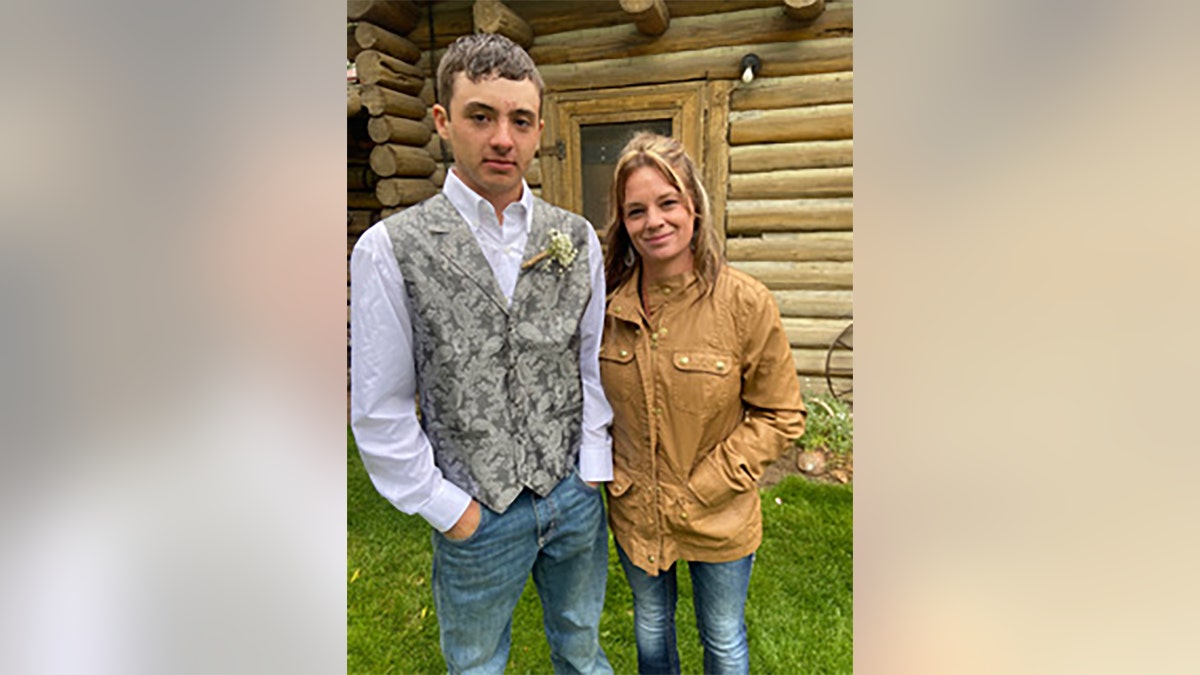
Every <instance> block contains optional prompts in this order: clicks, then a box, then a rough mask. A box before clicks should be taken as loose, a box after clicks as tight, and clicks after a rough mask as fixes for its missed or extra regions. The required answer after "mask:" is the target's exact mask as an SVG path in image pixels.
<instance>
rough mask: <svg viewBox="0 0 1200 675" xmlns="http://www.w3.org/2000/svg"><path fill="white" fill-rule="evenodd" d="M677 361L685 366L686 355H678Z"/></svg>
mask: <svg viewBox="0 0 1200 675" xmlns="http://www.w3.org/2000/svg"><path fill="white" fill-rule="evenodd" d="M679 363H680V365H684V366H686V365H687V364H688V357H686V356H681V357H679Z"/></svg>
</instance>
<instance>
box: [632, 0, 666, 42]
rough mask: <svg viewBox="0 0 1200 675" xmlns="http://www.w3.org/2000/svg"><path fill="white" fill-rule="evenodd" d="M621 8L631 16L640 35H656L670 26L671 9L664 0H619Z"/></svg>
mask: <svg viewBox="0 0 1200 675" xmlns="http://www.w3.org/2000/svg"><path fill="white" fill-rule="evenodd" d="M621 9H623V10H625V11H626V12H627V13H628V14H629V15H630V16H631V17H632V18H633V23H634V25H635V26H637V30H638V32H639V33H641V34H642V35H650V36H658V35H662V34H663V33H665V32H667V29H668V28H670V27H671V11H670V10H669V9H667V3H666V0H621Z"/></svg>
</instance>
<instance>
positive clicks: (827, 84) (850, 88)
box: [729, 72, 854, 110]
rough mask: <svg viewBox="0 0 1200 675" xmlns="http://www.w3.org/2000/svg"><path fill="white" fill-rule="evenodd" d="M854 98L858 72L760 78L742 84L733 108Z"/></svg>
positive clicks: (790, 105) (791, 105)
mask: <svg viewBox="0 0 1200 675" xmlns="http://www.w3.org/2000/svg"><path fill="white" fill-rule="evenodd" d="M852 101H854V73H852V72H842V73H819V74H817V75H794V76H792V77H759V78H756V79H755V80H754V81H753V82H751V83H750V84H743V85H739V86H738V88H737V89H734V90H733V94H732V95H731V96H730V97H729V108H730V110H775V109H778V108H799V107H801V106H809V105H822V104H827V103H850V102H852Z"/></svg>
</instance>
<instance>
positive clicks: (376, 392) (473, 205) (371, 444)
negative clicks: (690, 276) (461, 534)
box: [350, 170, 612, 532]
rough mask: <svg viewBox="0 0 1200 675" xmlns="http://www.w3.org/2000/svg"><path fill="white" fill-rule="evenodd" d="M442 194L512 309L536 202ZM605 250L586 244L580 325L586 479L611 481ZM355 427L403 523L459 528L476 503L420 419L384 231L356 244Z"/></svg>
mask: <svg viewBox="0 0 1200 675" xmlns="http://www.w3.org/2000/svg"><path fill="white" fill-rule="evenodd" d="M442 192H443V194H445V195H446V197H447V198H448V199H449V200H450V203H451V204H453V205H454V208H455V209H456V210H457V211H458V212H459V213H460V214H461V215H462V217H463V219H464V220H465V221H466V222H467V225H468V227H470V229H471V232H472V233H473V234H474V235H475V239H476V240H477V241H478V242H479V247H480V248H481V249H482V250H483V255H484V257H485V258H487V261H488V264H489V265H490V266H491V268H492V272H493V273H494V274H495V276H496V281H497V282H498V283H499V286H500V289H501V291H503V293H504V296H505V297H506V298H507V299H508V301H509V302H510V303H511V302H512V294H513V290H514V289H515V288H516V284H517V276H518V275H519V274H520V271H521V269H520V268H521V256H522V255H523V254H524V252H525V243H526V240H527V239H528V238H529V225H530V218H531V216H532V214H533V194H532V193H531V192H530V191H529V186H528V185H526V184H524V183H523V184H522V191H521V195H522V196H521V199H519V200H518V201H515V202H513V203H512V204H509V205H508V207H506V208H505V209H504V224H503V226H501V225H500V223H499V221H498V220H497V218H496V212H495V209H494V208H493V207H492V205H491V204H490V203H489V202H488V201H487V200H486V199H484V198H483V197H481V196H479V195H478V194H477V193H475V192H474V191H473V190H471V189H470V188H469V187H467V186H466V185H465V184H464V183H463V182H462V181H461V180H460V179H459V178H458V176H456V175H455V173H454V171H453V170H451V171H448V172H446V183H445V185H444V186H443V188H442ZM602 256H603V254H602V252H601V249H600V240H599V238H597V236H596V233H595V232H594V231H589V236H588V266H589V270H590V272H591V276H592V295H591V298H590V299H589V300H588V304H587V308H586V309H585V311H584V314H583V319H582V322H581V325H580V337H581V340H580V345H579V372H580V377H581V380H582V383H583V440H582V443H581V444H580V448H579V475H580V477H581V478H583V479H584V480H589V481H608V480H612V439H611V437H610V436H609V433H608V427H609V425H610V424H611V423H612V408H610V407H609V405H608V399H606V398H605V397H604V389H603V388H602V386H601V384H600V362H599V354H600V334H601V332H602V331H603V329H604V266H603V259H602ZM350 280H351V282H350V426H351V428H352V429H353V430H354V440H355V442H356V443H357V445H358V450H359V453H360V454H361V455H362V460H363V464H364V465H365V466H366V468H367V472H368V473H369V474H370V476H371V481H372V482H373V483H374V484H375V489H377V490H378V491H379V493H380V494H382V495H383V496H384V497H386V498H387V500H388V501H390V502H391V503H392V504H394V505H395V506H396V508H398V509H400V510H401V511H403V512H404V513H408V514H418V515H420V516H421V517H423V518H425V520H427V521H429V524H430V525H432V526H433V527H435V528H437V529H438V530H439V531H441V532H445V531H446V530H448V529H450V528H451V527H453V526H454V524H455V523H456V522H458V519H459V518H460V517H461V516H462V514H463V513H464V512H465V511H466V510H467V507H468V506H469V505H470V503H471V496H470V495H468V494H467V493H466V492H464V491H463V490H462V489H461V488H459V487H458V486H457V485H455V484H453V483H451V482H450V481H448V480H446V478H445V477H444V476H443V475H442V472H441V470H440V469H438V468H437V466H436V465H435V464H434V461H433V448H432V446H431V445H430V444H429V439H428V438H427V437H426V436H425V432H424V431H423V430H422V429H421V425H420V423H419V422H418V420H417V415H416V394H417V378H416V369H415V364H414V362H413V338H412V316H411V314H410V308H409V305H408V296H407V293H405V291H404V277H403V276H402V274H401V272H400V266H399V264H398V263H397V262H396V254H395V253H394V252H393V250H392V241H391V238H390V237H389V236H388V233H387V229H386V228H385V227H384V226H383V224H382V223H376V224H375V225H373V226H371V228H370V229H368V230H367V231H366V232H365V233H363V235H362V236H361V237H360V238H359V240H358V243H357V244H355V246H354V252H353V253H352V254H351V256H350Z"/></svg>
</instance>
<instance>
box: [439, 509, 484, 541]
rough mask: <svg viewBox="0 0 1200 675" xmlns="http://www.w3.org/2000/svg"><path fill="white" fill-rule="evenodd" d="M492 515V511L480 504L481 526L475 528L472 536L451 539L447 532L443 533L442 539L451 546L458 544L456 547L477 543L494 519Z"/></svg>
mask: <svg viewBox="0 0 1200 675" xmlns="http://www.w3.org/2000/svg"><path fill="white" fill-rule="evenodd" d="M491 514H492V510H491V509H489V508H488V507H486V506H484V505H483V504H480V505H479V524H478V525H476V526H475V531H474V532H472V533H471V534H468V535H467V536H465V537H463V538H462V539H451V538H450V537H447V536H446V533H445V532H442V533H440V534H441V535H442V539H444V540H446V541H448V542H450V543H451V544H456V545H463V544H469V543H471V542H473V541H475V540H476V539H478V538H479V533H480V532H483V528H484V527H485V526H486V525H487V524H488V522H489V521H490V520H491V519H492V515H491Z"/></svg>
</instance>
